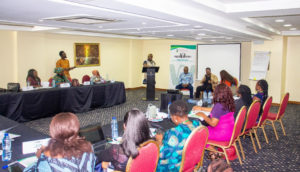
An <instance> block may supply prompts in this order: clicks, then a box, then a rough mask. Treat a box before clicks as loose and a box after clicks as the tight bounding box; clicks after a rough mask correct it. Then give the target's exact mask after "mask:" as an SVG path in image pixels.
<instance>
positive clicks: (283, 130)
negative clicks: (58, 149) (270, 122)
mask: <svg viewBox="0 0 300 172" xmlns="http://www.w3.org/2000/svg"><path fill="white" fill-rule="evenodd" d="M279 122H280V124H281V128H282V132H283V135H285V136H286V133H285V129H284V126H283V123H282V120H281V119H279Z"/></svg>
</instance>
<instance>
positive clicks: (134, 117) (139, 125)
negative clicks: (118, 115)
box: [96, 109, 150, 171]
mask: <svg viewBox="0 0 300 172" xmlns="http://www.w3.org/2000/svg"><path fill="white" fill-rule="evenodd" d="M123 127H124V134H123V137H122V141H121V142H122V143H121V144H120V145H118V144H113V145H111V146H110V147H109V148H108V149H106V150H104V151H102V152H100V153H98V154H97V155H96V156H97V163H99V162H102V167H103V168H107V163H106V162H111V164H112V165H113V166H114V170H118V171H125V169H126V165H127V161H128V159H129V157H130V156H131V157H132V158H135V157H137V156H138V155H139V151H138V147H139V145H140V144H142V143H143V142H145V141H147V140H149V139H150V129H149V125H148V121H147V119H146V117H145V115H144V113H143V112H142V111H140V110H138V109H132V110H130V111H129V112H127V113H126V114H125V116H124V126H123Z"/></svg>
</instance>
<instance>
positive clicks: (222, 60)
mask: <svg viewBox="0 0 300 172" xmlns="http://www.w3.org/2000/svg"><path fill="white" fill-rule="evenodd" d="M197 48H198V49H197V62H198V66H197V79H199V80H201V79H202V78H203V77H204V75H205V68H206V67H210V68H211V72H212V73H213V74H215V75H216V76H217V77H218V78H219V81H220V71H221V70H223V69H224V70H226V71H227V72H228V73H229V74H231V75H232V76H233V77H235V78H236V79H237V80H239V81H240V66H241V44H198V45H197Z"/></svg>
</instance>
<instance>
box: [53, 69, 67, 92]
mask: <svg viewBox="0 0 300 172" xmlns="http://www.w3.org/2000/svg"><path fill="white" fill-rule="evenodd" d="M54 73H56V75H55V76H54V77H53V80H54V81H55V87H58V86H60V84H62V83H70V81H69V79H68V78H67V77H66V76H65V74H64V69H63V68H61V67H57V68H55V69H54ZM70 84H71V83H70Z"/></svg>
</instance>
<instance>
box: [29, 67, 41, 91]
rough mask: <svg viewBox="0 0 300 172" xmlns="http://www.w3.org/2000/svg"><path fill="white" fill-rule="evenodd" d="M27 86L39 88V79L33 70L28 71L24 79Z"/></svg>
mask: <svg viewBox="0 0 300 172" xmlns="http://www.w3.org/2000/svg"><path fill="white" fill-rule="evenodd" d="M26 83H27V86H33V87H34V88H35V87H41V79H40V78H39V76H38V73H37V71H36V70H35V69H30V70H29V71H28V74H27V77H26Z"/></svg>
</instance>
